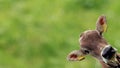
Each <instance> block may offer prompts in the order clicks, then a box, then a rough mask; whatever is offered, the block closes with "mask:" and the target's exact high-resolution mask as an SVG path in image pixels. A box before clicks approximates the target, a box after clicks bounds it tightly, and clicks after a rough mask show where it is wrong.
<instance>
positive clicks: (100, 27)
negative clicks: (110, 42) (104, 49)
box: [96, 15, 107, 35]
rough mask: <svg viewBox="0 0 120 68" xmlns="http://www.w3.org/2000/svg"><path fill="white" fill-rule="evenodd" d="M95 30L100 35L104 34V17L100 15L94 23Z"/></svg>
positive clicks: (105, 24)
mask: <svg viewBox="0 0 120 68" xmlns="http://www.w3.org/2000/svg"><path fill="white" fill-rule="evenodd" d="M96 30H97V31H98V32H99V33H100V35H101V34H102V33H103V32H106V30H107V21H106V16H104V15H102V16H100V17H99V18H98V20H97V22H96Z"/></svg>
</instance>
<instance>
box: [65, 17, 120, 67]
mask: <svg viewBox="0 0 120 68" xmlns="http://www.w3.org/2000/svg"><path fill="white" fill-rule="evenodd" d="M106 29H107V23H106V17H105V16H104V15H102V16H100V17H99V18H98V20H97V23H96V29H95V30H87V31H85V32H83V33H82V34H81V35H80V39H79V43H80V47H81V48H80V50H74V51H72V52H71V53H70V54H69V55H68V57H67V59H68V60H69V61H81V60H83V59H85V55H88V54H90V55H91V56H93V57H95V58H96V59H98V60H99V62H100V63H101V65H102V68H120V63H119V62H120V57H119V55H118V53H117V50H116V49H115V48H113V47H112V46H111V45H110V44H109V43H108V42H107V41H106V40H105V39H104V38H103V36H102V34H103V33H104V32H105V31H106Z"/></svg>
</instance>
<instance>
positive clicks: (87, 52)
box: [81, 48, 90, 54]
mask: <svg viewBox="0 0 120 68" xmlns="http://www.w3.org/2000/svg"><path fill="white" fill-rule="evenodd" d="M81 51H82V52H83V53H84V54H89V53H90V51H89V50H88V49H85V48H82V50H81Z"/></svg>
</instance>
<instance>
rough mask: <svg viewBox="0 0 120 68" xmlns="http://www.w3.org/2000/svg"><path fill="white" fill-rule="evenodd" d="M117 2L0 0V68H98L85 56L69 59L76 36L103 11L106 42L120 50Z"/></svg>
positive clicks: (93, 22)
mask: <svg viewBox="0 0 120 68" xmlns="http://www.w3.org/2000/svg"><path fill="white" fill-rule="evenodd" d="M119 2H120V1H109V0H106V1H104V0H98V1H96V0H1V1H0V68H101V66H100V64H99V63H98V61H97V60H95V59H94V58H93V57H91V56H87V58H86V60H84V61H81V62H69V61H67V60H66V56H67V54H68V53H69V52H71V51H72V50H76V49H79V43H78V39H79V35H80V33H82V32H83V31H85V30H87V29H95V23H96V20H97V18H98V16H100V15H102V14H105V15H106V16H107V20H108V31H107V32H106V33H105V34H104V36H105V38H106V39H107V40H108V42H109V43H110V44H111V45H112V46H114V47H116V48H117V49H118V51H119V52H120V50H119V49H120V44H119V43H120V31H119V28H120V27H119V26H120V20H119V19H120V13H119V11H120V9H119V7H120V5H119Z"/></svg>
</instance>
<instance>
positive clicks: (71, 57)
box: [67, 50, 85, 61]
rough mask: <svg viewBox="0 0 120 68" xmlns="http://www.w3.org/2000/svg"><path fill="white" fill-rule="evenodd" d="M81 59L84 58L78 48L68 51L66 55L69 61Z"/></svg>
mask: <svg viewBox="0 0 120 68" xmlns="http://www.w3.org/2000/svg"><path fill="white" fill-rule="evenodd" d="M83 59H85V57H84V56H83V54H82V53H81V51H79V50H74V51H72V52H70V53H69V54H68V56H67V60H69V61H81V60H83Z"/></svg>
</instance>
